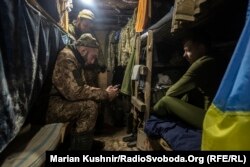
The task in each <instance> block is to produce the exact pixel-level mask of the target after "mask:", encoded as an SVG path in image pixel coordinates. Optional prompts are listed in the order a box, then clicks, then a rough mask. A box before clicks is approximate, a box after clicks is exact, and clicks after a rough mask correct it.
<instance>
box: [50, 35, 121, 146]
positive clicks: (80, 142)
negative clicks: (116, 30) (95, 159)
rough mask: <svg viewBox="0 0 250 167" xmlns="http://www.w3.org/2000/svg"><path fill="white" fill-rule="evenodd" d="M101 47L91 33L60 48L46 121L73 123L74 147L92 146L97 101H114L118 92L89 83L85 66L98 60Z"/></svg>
mask: <svg viewBox="0 0 250 167" xmlns="http://www.w3.org/2000/svg"><path fill="white" fill-rule="evenodd" d="M98 47H99V44H98V43H97V41H96V39H95V38H94V37H93V36H92V35H91V34H89V33H86V34H83V35H81V37H80V38H79V39H78V40H77V41H76V42H75V43H74V44H71V45H68V46H66V47H65V48H64V49H62V50H61V51H60V53H59V54H58V57H57V60H56V63H55V68H54V71H53V75H52V84H53V87H52V91H51V95H50V100H49V108H48V113H47V117H46V121H47V123H54V122H70V123H72V124H73V127H74V128H73V132H72V134H71V142H70V149H71V150H90V149H91V148H92V144H93V131H94V127H95V124H96V119H97V115H98V111H97V108H98V107H97V106H98V102H100V101H105V100H109V101H111V100H113V99H114V98H115V97H116V96H117V95H118V89H117V88H116V87H113V86H109V87H108V88H106V90H102V89H100V88H97V87H92V86H89V85H88V84H86V80H85V77H84V67H85V66H87V65H89V64H94V63H95V61H96V59H97V56H98Z"/></svg>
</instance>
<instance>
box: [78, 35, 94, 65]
mask: <svg viewBox="0 0 250 167" xmlns="http://www.w3.org/2000/svg"><path fill="white" fill-rule="evenodd" d="M75 46H76V48H77V50H78V52H79V53H80V54H81V56H82V57H83V58H84V60H85V65H90V64H94V63H95V61H96V59H97V57H98V52H99V49H98V48H99V44H98V42H97V40H96V39H95V38H94V37H93V36H92V35H91V34H90V33H85V34H82V35H81V37H80V38H79V39H78V40H77V41H76V43H75Z"/></svg>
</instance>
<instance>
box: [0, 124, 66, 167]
mask: <svg viewBox="0 0 250 167" xmlns="http://www.w3.org/2000/svg"><path fill="white" fill-rule="evenodd" d="M67 126H68V124H67V123H66V124H63V123H54V124H47V125H44V126H42V127H31V126H30V125H29V126H28V127H25V128H24V129H22V130H21V131H20V133H19V134H18V136H17V137H16V138H15V139H14V140H13V141H12V142H11V143H10V144H9V145H8V147H7V148H6V149H5V150H4V151H3V152H2V153H1V162H0V166H2V167H10V166H11V167H27V166H29V167H30V166H35V167H37V166H43V165H44V164H45V160H46V159H45V158H46V154H45V153H46V151H52V150H55V149H56V148H57V147H58V146H59V145H60V144H61V143H63V140H64V137H65V132H66V129H67Z"/></svg>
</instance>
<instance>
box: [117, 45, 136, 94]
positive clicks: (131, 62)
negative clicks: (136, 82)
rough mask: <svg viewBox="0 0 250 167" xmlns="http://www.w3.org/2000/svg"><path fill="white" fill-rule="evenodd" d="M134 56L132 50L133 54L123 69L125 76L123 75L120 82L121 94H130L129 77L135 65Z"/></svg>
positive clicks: (130, 84)
mask: <svg viewBox="0 0 250 167" xmlns="http://www.w3.org/2000/svg"><path fill="white" fill-rule="evenodd" d="M135 55H136V54H135V49H134V51H133V54H132V55H131V56H130V59H129V62H128V65H127V67H126V69H125V74H124V77H123V81H122V86H121V92H122V93H124V94H126V95H131V94H132V81H131V76H132V72H133V67H134V65H135Z"/></svg>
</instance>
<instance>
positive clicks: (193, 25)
mask: <svg viewBox="0 0 250 167" xmlns="http://www.w3.org/2000/svg"><path fill="white" fill-rule="evenodd" d="M176 2H177V1H176ZM223 4H224V5H225V4H226V2H225V1H223V0H218V1H214V0H212V1H207V2H205V1H204V3H202V4H200V8H199V10H200V13H199V14H196V15H195V20H192V21H186V22H183V24H182V25H181V28H179V29H178V30H175V31H174V32H171V31H173V30H172V28H173V14H174V13H175V12H176V11H175V10H176V9H174V7H172V8H171V9H170V10H169V11H168V12H167V13H166V15H165V16H163V17H162V18H161V19H160V20H159V21H158V22H156V23H155V24H154V25H152V26H150V27H149V28H148V29H147V30H145V31H144V33H143V34H142V35H140V44H139V45H138V46H139V47H140V48H142V47H144V46H145V45H146V47H147V50H151V52H149V53H150V55H147V56H146V57H148V56H149V57H151V56H152V55H151V54H152V48H153V45H154V44H156V43H159V42H162V41H164V43H165V44H166V45H168V44H171V43H176V41H178V40H180V39H181V38H182V37H183V36H185V35H186V33H187V32H188V31H189V30H190V29H196V30H198V29H204V27H206V26H208V27H207V28H208V29H209V28H210V27H212V26H210V25H211V23H213V22H215V23H216V21H215V20H213V21H211V20H212V18H214V17H215V13H216V12H213V13H211V12H209V11H208V10H207V9H209V10H211V11H217V12H218V10H220V9H219V8H221V6H223ZM231 4H232V2H231ZM242 6H244V4H243V5H242ZM223 10H224V9H223ZM240 24H242V20H241V23H240ZM212 28H213V27H212ZM239 31H240V29H239ZM150 34H151V35H150ZM218 34H219V33H218ZM215 36H216V35H215ZM235 36H236V35H235ZM213 40H214V39H213ZM215 40H216V39H215ZM235 44H236V42H235V41H234V42H233V41H229V42H228V41H227V42H224V41H223V43H222V44H221V43H219V42H217V41H215V44H214V48H215V49H217V48H218V47H223V48H222V50H224V52H227V54H228V55H230V54H231V52H230V51H226V50H228V48H233V47H234V45H235ZM149 47H150V48H149ZM140 48H139V49H138V48H137V49H138V50H140ZM138 56H139V57H140V53H138V54H137V57H138ZM137 59H138V58H137ZM153 59H154V58H149V59H147V58H146V64H141V63H140V62H138V61H137V63H136V65H138V64H141V65H146V67H144V68H145V69H146V71H147V72H146V73H147V75H148V74H149V73H150V77H149V78H147V79H146V81H145V82H146V83H147V84H149V85H152V84H151V82H152V81H151V75H152V74H151V73H152V70H153V69H152V67H154V65H153V63H154V62H152V60H153ZM223 59H224V60H223V61H224V62H226V61H227V60H226V59H225V56H224V58H223ZM149 61H151V62H149ZM225 64H226V63H225ZM144 73H145V72H144ZM138 82H139V81H138ZM137 86H138V84H137V85H136V84H135V86H134V88H135V89H138V88H137ZM143 91H144V93H145V94H146V96H147V97H146V98H147V99H148V98H149V99H150V98H151V96H152V90H151V88H144V90H143ZM136 102H137V103H136ZM139 102H140V103H139ZM139 104H140V105H139ZM132 105H133V106H135V107H136V108H137V109H138V108H139V107H138V106H140V107H141V108H145V109H146V110H145V115H144V118H143V119H144V120H143V121H144V123H142V124H143V127H142V128H143V130H142V129H139V130H138V139H137V143H141V142H144V143H148V146H142V145H140V144H139V147H140V148H141V149H142V150H152V147H151V146H150V142H151V145H155V143H157V144H160V146H161V147H162V148H164V149H165V150H172V149H174V150H200V145H201V133H202V132H201V130H197V129H193V128H191V127H188V125H185V124H183V123H181V122H180V121H175V122H177V124H174V123H173V120H157V119H156V118H155V117H153V118H151V120H150V122H147V120H148V118H149V115H150V113H149V112H150V108H152V106H151V105H152V103H150V102H149V101H147V100H145V101H142V100H141V99H140V98H138V97H137V95H136V96H135V97H134V98H132ZM146 122H147V123H146ZM164 124H167V125H164ZM163 127H165V128H163ZM173 127H175V128H177V130H179V131H178V133H176V132H175V129H174V128H173ZM166 128H168V129H169V133H165V132H164V131H166ZM145 132H146V134H145ZM155 136H158V137H161V138H160V139H159V138H158V139H157V140H155V139H154V138H155ZM185 137H187V138H188V141H189V144H188V145H187V144H185ZM171 138H172V139H171ZM169 144H170V145H169Z"/></svg>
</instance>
